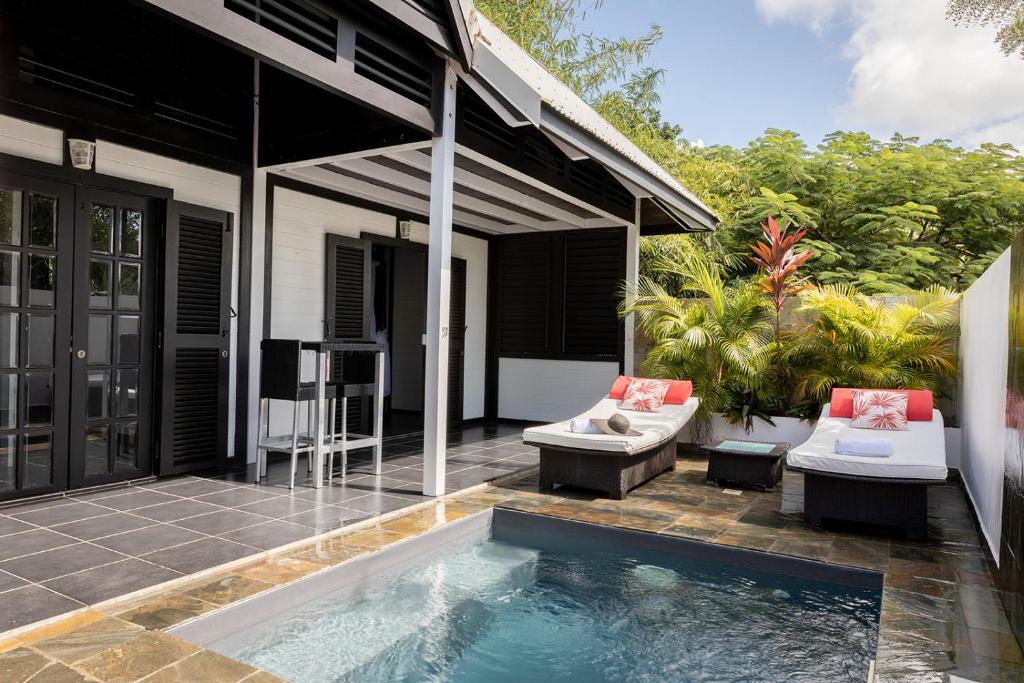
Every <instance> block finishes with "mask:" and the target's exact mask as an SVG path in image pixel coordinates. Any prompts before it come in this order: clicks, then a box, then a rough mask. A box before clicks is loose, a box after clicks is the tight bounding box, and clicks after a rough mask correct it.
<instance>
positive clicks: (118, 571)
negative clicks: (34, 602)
mask: <svg viewBox="0 0 1024 683" xmlns="http://www.w3.org/2000/svg"><path fill="white" fill-rule="evenodd" d="M180 576H181V573H180V572H176V571H174V570H172V569H167V568H166V567H160V566H157V565H155V564H151V563H149V562H143V561H142V560H136V559H129V560H123V561H121V562H115V563H114V564H108V565H105V566H103V567H97V568H96V569H89V570H86V571H84V572H78V573H77V574H69V575H68V576H62V577H60V578H58V579H52V580H50V581H46V582H45V583H43V584H42V585H43V586H44V587H45V588H49V589H50V590H53V591H56V592H58V593H61V594H63V595H66V596H68V597H69V598H74V599H75V600H78V601H79V602H84V603H85V604H87V605H93V604H95V603H97V602H102V601H104V600H109V599H110V598H113V597H117V596H118V595H125V594H127V593H131V592H133V591H137V590H141V589H143V588H147V587H149V586H155V585H156V584H158V583H163V582H164V581H171V580H172V579H176V578H178V577H180Z"/></svg>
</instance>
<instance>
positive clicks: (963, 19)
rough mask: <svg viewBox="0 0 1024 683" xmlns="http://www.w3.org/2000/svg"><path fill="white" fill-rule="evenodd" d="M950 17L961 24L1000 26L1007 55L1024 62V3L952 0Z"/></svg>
mask: <svg viewBox="0 0 1024 683" xmlns="http://www.w3.org/2000/svg"><path fill="white" fill-rule="evenodd" d="M946 16H947V17H949V18H950V19H952V20H953V21H955V22H956V23H958V24H980V25H984V26H996V27H997V31H996V42H997V43H999V47H1000V49H1001V50H1002V51H1003V54H1005V55H1012V54H1013V53H1014V52H1016V53H1017V54H1018V55H1020V57H1021V59H1024V0H949V3H948V4H947V5H946Z"/></svg>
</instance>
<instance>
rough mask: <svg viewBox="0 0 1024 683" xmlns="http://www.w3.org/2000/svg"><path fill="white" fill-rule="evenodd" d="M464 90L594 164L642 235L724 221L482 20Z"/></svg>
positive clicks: (573, 156)
mask: <svg viewBox="0 0 1024 683" xmlns="http://www.w3.org/2000/svg"><path fill="white" fill-rule="evenodd" d="M474 25H476V26H477V27H478V31H477V32H476V34H475V36H474V37H475V45H474V51H473V67H472V72H471V75H470V76H465V75H463V76H464V80H465V82H466V83H467V84H468V85H469V86H470V87H473V88H474V90H475V91H476V92H477V93H478V94H479V95H480V96H481V97H482V98H483V99H484V100H485V101H486V102H488V104H489V105H491V107H492V108H493V109H494V110H495V111H496V112H497V113H498V114H499V116H501V117H502V118H503V119H504V120H505V121H506V122H509V123H510V122H512V121H515V122H516V124H512V123H510V125H527V124H529V125H533V126H536V127H537V128H538V129H540V130H541V132H543V133H544V134H545V135H546V136H547V137H548V138H549V139H550V140H551V141H552V142H554V143H555V144H556V145H557V146H558V147H559V148H560V149H561V150H562V152H563V153H565V154H566V156H567V157H568V158H569V159H572V160H578V159H585V158H589V159H592V160H594V161H595V162H597V163H600V164H601V165H602V166H604V167H605V168H606V169H607V170H608V171H610V172H611V173H612V174H613V175H615V176H616V178H618V179H619V181H620V182H621V183H622V184H623V186H624V187H625V188H626V189H627V190H629V191H630V192H631V193H632V194H633V195H634V197H636V198H637V199H638V200H639V201H640V208H641V211H640V228H641V232H642V233H643V234H652V235H654V234H669V233H676V232H704V231H710V230H715V228H716V227H717V225H718V218H717V217H716V216H715V214H714V213H713V212H712V211H711V210H710V209H709V208H708V207H706V206H705V205H704V204H703V203H701V202H700V200H698V199H697V198H696V197H695V196H694V195H693V194H692V193H691V192H689V191H688V190H687V189H686V188H684V187H683V186H682V185H680V184H679V183H678V182H677V181H676V180H675V179H674V178H673V177H672V176H670V175H669V174H668V173H667V172H666V171H665V170H664V169H662V168H661V167H660V166H658V164H656V163H655V162H654V161H653V160H652V159H650V158H649V157H648V156H647V155H645V154H644V153H643V152H642V151H640V149H638V148H637V147H636V145H634V144H633V143H632V142H631V141H629V140H628V139H627V138H626V137H625V136H624V135H623V134H622V133H621V132H619V131H618V130H617V129H615V128H614V126H612V125H611V124H610V123H608V122H607V121H606V120H604V118H602V117H601V116H600V115H599V114H598V113H597V112H595V111H594V110H593V109H592V108H591V107H590V106H589V105H587V104H586V103H585V102H584V101H583V100H582V99H580V98H579V97H578V96H577V95H576V94H575V93H573V92H572V91H571V90H570V89H569V88H568V87H567V86H566V85H565V84H563V83H561V82H560V81H559V80H558V79H557V78H555V76H553V75H552V74H551V73H549V72H548V71H547V70H545V69H544V68H543V67H542V66H541V65H540V64H539V63H538V62H537V61H536V60H534V59H533V57H531V56H530V55H529V54H527V53H526V52H525V51H524V50H522V48H520V47H519V46H518V45H516V44H515V43H514V42H512V40H511V39H510V38H509V37H508V36H506V35H505V34H504V33H502V32H501V31H500V30H498V29H497V28H496V27H495V26H494V25H493V24H491V23H490V22H489V21H487V19H486V18H484V17H482V16H479V15H477V16H476V19H475V22H474Z"/></svg>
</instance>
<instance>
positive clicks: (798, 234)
mask: <svg viewBox="0 0 1024 683" xmlns="http://www.w3.org/2000/svg"><path fill="white" fill-rule="evenodd" d="M788 229H789V226H788V225H787V226H786V227H785V228H781V229H780V228H779V224H778V223H777V222H776V221H775V218H774V217H772V216H768V224H767V225H765V224H763V223H762V224H761V231H762V233H763V234H764V238H765V241H764V242H761V241H758V242H754V243H753V244H750V245H748V246H749V247H750V250H751V251H752V252H754V255H753V256H750V257H748V258H749V259H750V260H751V261H752V262H753V263H754V265H756V266H757V267H758V268H760V269H761V270H763V271H764V274H765V277H764V279H763V280H762V281H761V282H760V284H759V286H760V287H761V289H763V290H764V291H765V293H767V294H768V298H769V299H770V300H771V302H772V306H773V307H774V308H775V343H776V345H778V343H779V336H780V328H781V324H782V307H783V305H784V304H785V303H786V299H788V298H789V297H791V296H793V295H795V294H799V293H800V292H802V291H804V290H805V289H809V288H810V285H807V284H802V283H800V282H799V281H798V280H797V279H796V273H797V270H798V269H799V268H800V266H802V265H803V264H804V262H805V261H807V259H809V258H811V256H813V253H812V252H810V251H805V252H803V253H800V254H797V253H796V252H794V251H793V247H794V246H795V245H796V243H797V242H799V241H800V239H801V238H802V237H803V236H804V235H806V234H807V231H806V230H800V229H799V228H798V229H797V230H796V231H795V232H792V233H790V234H786V233H787V231H788Z"/></svg>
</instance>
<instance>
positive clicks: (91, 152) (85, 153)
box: [68, 138, 96, 171]
mask: <svg viewBox="0 0 1024 683" xmlns="http://www.w3.org/2000/svg"><path fill="white" fill-rule="evenodd" d="M68 151H70V152H71V165H72V166H74V167H75V168H78V169H81V170H83V171H88V170H90V169H91V168H92V160H93V157H94V156H95V155H96V143H95V142H93V141H92V140H82V139H80V138H68Z"/></svg>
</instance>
